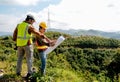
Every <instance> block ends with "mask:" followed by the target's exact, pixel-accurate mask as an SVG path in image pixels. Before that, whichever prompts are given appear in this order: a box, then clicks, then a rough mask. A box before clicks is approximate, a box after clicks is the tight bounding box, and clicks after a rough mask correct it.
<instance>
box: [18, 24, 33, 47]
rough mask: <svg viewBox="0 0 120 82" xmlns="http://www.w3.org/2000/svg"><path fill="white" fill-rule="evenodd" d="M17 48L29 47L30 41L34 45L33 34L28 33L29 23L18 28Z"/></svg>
mask: <svg viewBox="0 0 120 82" xmlns="http://www.w3.org/2000/svg"><path fill="white" fill-rule="evenodd" d="M17 30H18V32H17V46H25V45H27V42H28V40H30V43H32V34H29V33H28V23H26V22H22V23H20V24H19V25H18V27H17Z"/></svg>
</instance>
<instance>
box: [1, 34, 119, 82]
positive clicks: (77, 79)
mask: <svg viewBox="0 0 120 82" xmlns="http://www.w3.org/2000/svg"><path fill="white" fill-rule="evenodd" d="M46 35H47V36H48V37H49V38H51V39H53V38H56V39H57V38H58V37H59V36H60V35H63V36H64V37H66V40H65V41H64V42H63V43H62V44H61V45H60V46H58V47H57V48H56V49H55V50H54V51H53V52H51V53H50V54H49V55H48V58H47V69H46V76H41V75H40V74H39V72H38V67H39V65H40V64H41V62H40V61H39V58H38V56H37V52H36V50H35V52H34V62H33V65H34V66H33V67H34V68H36V70H37V72H36V73H34V75H33V76H34V77H36V78H37V82H119V81H120V69H119V68H120V48H119V47H120V40H117V39H110V38H103V37H98V36H79V37H72V36H70V35H67V34H62V33H59V32H47V33H46ZM14 48H15V43H14V42H13V41H12V37H11V36H4V37H0V69H2V70H4V76H3V77H2V78H0V82H18V81H19V82H23V79H22V78H21V77H17V76H16V75H15V70H16V61H17V55H16V50H14ZM22 68H23V71H22V75H25V74H26V70H27V68H26V60H25V58H24V60H23V67H22Z"/></svg>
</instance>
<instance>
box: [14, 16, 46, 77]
mask: <svg viewBox="0 0 120 82" xmlns="http://www.w3.org/2000/svg"><path fill="white" fill-rule="evenodd" d="M34 22H35V19H34V17H33V16H32V15H27V17H26V19H25V21H23V22H22V23H19V24H18V25H17V27H16V28H15V30H14V33H13V40H14V41H16V44H17V55H18V60H17V67H16V74H17V75H18V76H19V75H21V70H22V59H23V57H24V54H26V60H27V70H28V73H27V75H26V77H27V78H28V77H29V76H30V75H31V74H32V57H33V45H32V34H35V35H36V36H38V37H40V38H45V37H46V36H45V35H43V34H42V33H40V32H39V31H37V30H36V29H35V28H34V27H33V23H34Z"/></svg>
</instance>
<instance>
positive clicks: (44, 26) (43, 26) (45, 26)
mask: <svg viewBox="0 0 120 82" xmlns="http://www.w3.org/2000/svg"><path fill="white" fill-rule="evenodd" d="M39 26H41V27H42V28H44V29H46V28H47V25H46V23H45V22H40V24H39Z"/></svg>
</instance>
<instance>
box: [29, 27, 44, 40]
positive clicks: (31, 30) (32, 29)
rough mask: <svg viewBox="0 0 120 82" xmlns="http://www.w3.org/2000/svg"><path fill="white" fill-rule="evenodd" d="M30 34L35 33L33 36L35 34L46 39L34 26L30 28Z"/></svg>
mask: <svg viewBox="0 0 120 82" xmlns="http://www.w3.org/2000/svg"><path fill="white" fill-rule="evenodd" d="M28 32H29V33H33V34H35V35H36V36H38V37H40V38H44V37H45V36H44V34H42V33H40V32H39V31H37V30H36V29H35V28H34V27H33V26H32V25H30V26H29V29H28Z"/></svg>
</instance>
